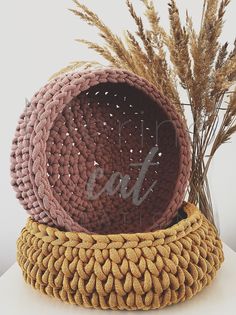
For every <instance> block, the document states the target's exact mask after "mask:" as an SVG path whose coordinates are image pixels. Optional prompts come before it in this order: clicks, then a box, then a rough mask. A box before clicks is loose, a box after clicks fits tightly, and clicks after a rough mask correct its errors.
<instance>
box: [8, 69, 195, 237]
mask: <svg viewBox="0 0 236 315" xmlns="http://www.w3.org/2000/svg"><path fill="white" fill-rule="evenodd" d="M98 87H99V89H100V90H99V91H98V92H96V89H97V88H98ZM116 89H118V94H119V93H120V94H121V96H120V97H121V98H123V96H124V93H128V97H130V98H131V99H132V98H133V101H134V102H137V104H138V105H137V106H138V108H139V107H140V106H141V107H140V108H141V109H142V106H143V104H141V103H140V104H139V102H143V103H145V102H153V104H154V105H155V106H149V107H148V111H147V115H148V116H147V118H148V119H146V120H147V121H150V120H151V119H152V117H153V116H154V117H155V116H158V115H159V116H160V117H162V118H160V119H162V120H163V121H166V119H168V120H169V121H170V122H171V127H170V126H164V127H162V128H161V130H162V131H161V132H159V134H160V135H158V137H159V138H160V139H161V140H160V147H162V151H165V152H164V154H163V156H161V157H160V158H158V160H157V164H160V167H159V168H158V169H157V175H155V172H156V171H155V172H154V171H151V170H150V171H149V173H148V174H147V175H148V176H146V177H145V180H146V179H147V183H144V184H145V185H146V187H150V186H151V184H152V181H153V179H155V177H157V180H158V185H156V187H157V188H155V189H156V191H155V192H154V193H153V192H152V194H150V196H151V197H150V200H149V199H147V200H145V202H146V203H145V202H143V204H142V205H141V206H139V207H136V206H134V205H133V204H131V200H130V199H125V200H121V199H120V197H119V196H118V194H117V196H116V197H112V198H113V199H112V201H111V202H110V200H111V199H108V198H107V197H104V195H105V194H102V196H101V197H99V198H100V199H98V200H95V201H94V202H93V201H90V200H89V201H88V202H86V203H85V200H84V198H82V197H83V196H84V195H82V197H81V191H82V193H83V194H84V186H83V185H85V183H86V182H87V177H86V176H87V175H86V172H87V171H88V170H89V171H90V173H91V170H93V169H94V168H95V166H94V167H93V168H91V163H90V164H89V161H90V159H91V158H92V153H91V154H90V153H88V152H90V151H86V152H87V154H88V156H87V155H86V153H83V156H82V157H81V158H80V157H79V158H78V154H80V151H76V149H77V146H78V150H81V152H83V150H85V149H83V148H84V147H82V148H81V146H82V144H81V141H79V142H78V144H76V145H74V143H73V142H72V140H71V139H74V138H76V137H77V136H76V135H75V133H74V131H71V129H70V126H69V127H68V126H67V124H68V122H70V121H71V119H72V118H71V117H72V116H73V115H74V116H73V117H74V119H79V118H78V117H79V116H80V115H79V114H80V109H81V108H82V107H83V106H85V105H86V106H85V111H84V112H82V113H83V115H85V116H86V114H87V111H88V109H87V108H88V106H87V104H88V103H89V104H93V102H95V101H96V102H95V103H96V104H95V105H96V106H95V105H94V106H95V107H94V108H95V112H92V113H93V114H94V113H95V114H94V116H96V115H98V114H99V113H97V110H98V109H97V108H98V106H97V104H100V103H102V102H103V103H104V102H105V101H104V95H103V96H99V95H100V94H104V91H105V94H106V91H107V90H108V91H109V90H110V91H112V93H113V94H114V93H115V94H114V95H116V94H117V93H116ZM87 91H89V92H87ZM91 91H92V92H91ZM101 91H102V92H103V93H101ZM124 91H125V92H124ZM87 93H90V94H92V96H91V97H90V94H89V95H87ZM97 93H98V94H97ZM99 93H100V94H99ZM122 93H123V94H122ZM118 96H119V95H118ZM99 97H100V98H99ZM116 97H117V96H116ZM120 102H121V101H120ZM103 103H102V104H103ZM123 103H124V102H123ZM84 104H85V105H84ZM114 104H116V103H115V101H114ZM151 104H152V103H151ZM100 105H101V104H100ZM119 105H122V102H121V103H119ZM103 107H104V106H100V107H99V108H103ZM145 108H147V106H146V107H145ZM156 111H157V112H156ZM149 112H150V113H149ZM89 113H90V112H89ZM102 114H104V112H102ZM134 114H135V113H134ZM157 114H158V115H157ZM71 115H72V116H71ZM99 115H100V114H99ZM87 116H88V115H87ZM87 116H86V119H87V120H88V119H89V118H88V117H87ZM76 117H77V118H76ZM63 119H64V120H63ZM153 119H154V118H153ZM62 120H63V122H62ZM97 120H98V119H97ZM97 120H96V119H95V122H96V121H97ZM162 120H161V123H162ZM92 122H93V121H92ZM86 123H87V121H86ZM71 124H72V123H71ZM62 125H63V126H62ZM78 125H79V126H78ZM88 125H92V123H91V124H89V123H88ZM127 125H128V124H127ZM75 126H76V127H75V128H74V129H77V130H78V128H80V126H81V122H80V121H78V123H75ZM65 127H66V128H67V129H65ZM77 127H78V128H77ZM87 127H88V126H87ZM151 127H152V128H154V120H153V121H152V125H151ZM91 128H92V127H91ZM127 128H128V127H127ZM130 128H131V127H130ZM185 128H186V127H185V124H184V122H183V120H182V119H181V118H180V117H179V115H178V113H177V112H176V110H175V109H174V107H173V106H172V105H171V104H170V103H169V101H168V100H167V99H166V97H164V96H163V95H161V94H160V93H159V92H158V91H157V90H156V89H155V87H154V86H153V85H152V84H150V83H148V82H147V81H146V80H144V79H143V78H139V77H138V76H136V75H135V74H132V73H130V72H128V71H125V70H118V69H100V70H94V71H91V70H89V71H85V72H80V73H73V74H66V75H64V76H62V77H59V78H57V79H55V80H54V81H52V82H50V83H49V84H47V85H46V86H45V87H43V88H42V89H41V90H40V91H39V92H38V93H37V94H36V95H35V96H34V98H33V99H32V101H31V103H30V104H29V106H28V107H27V108H26V110H25V112H24V114H23V115H22V116H21V119H20V122H19V125H18V128H17V132H16V136H15V139H14V141H13V149H12V155H11V157H12V166H11V172H12V178H13V180H12V184H13V187H14V188H15V190H16V191H17V197H18V198H19V199H20V201H21V203H22V204H23V206H24V207H25V208H26V210H27V211H28V212H29V213H30V215H31V216H32V218H33V219H35V220H37V221H38V222H41V223H46V224H47V225H52V226H53V225H54V226H56V227H59V228H61V229H64V230H67V231H79V232H82V231H84V232H86V233H93V232H98V233H101V234H104V233H108V232H111V233H112V232H115V233H120V232H128V233H132V232H143V231H152V230H156V229H157V228H162V227H163V228H165V227H166V226H167V225H169V224H170V223H171V221H172V220H173V218H174V217H175V215H176V213H177V211H178V208H179V207H180V206H181V203H182V201H183V196H184V193H185V188H186V185H187V182H188V178H189V174H190V146H189V138H188V134H187V132H186V130H185ZM133 129H134V128H133ZM58 130H59V131H58ZM61 130H63V131H61ZM80 131H81V134H83V132H84V131H83V130H82V129H81V130H80ZM106 132H107V131H106ZM128 132H129V131H128ZM153 132H154V131H153ZM67 134H68V137H65V135H66V136H67ZM89 137H90V138H89V139H91V136H89ZM174 137H175V140H173V139H174ZM107 138H108V139H109V138H112V135H110V134H109V133H108V134H107ZM136 138H137V134H136ZM61 139H62V140H61ZM134 139H135V138H134ZM134 139H133V138H132V139H131V140H130V141H131V142H130V143H136V142H135V141H134ZM73 141H74V140H73ZM76 141H77V140H76ZM86 141H87V140H86ZM89 141H90V140H89ZM150 141H151V142H150V143H153V144H154V140H150ZM158 141H159V140H158ZM171 141H172V142H173V141H177V142H176V144H175V145H174V143H172V142H171ZM170 142H171V143H172V144H170ZM55 143H58V145H56V144H55ZM150 143H149V144H148V145H149V147H150ZM63 144H64V147H63ZM98 144H99V142H97V143H95V144H94V148H92V149H91V150H92V151H93V150H95V151H94V152H98V150H96V148H97V146H98ZM158 145H159V143H158ZM86 146H88V147H89V148H91V147H93V143H92V142H89V143H88V144H86V142H85V147H86ZM134 146H135V145H134ZM58 147H60V149H58ZM101 147H104V145H103V144H102V145H101ZM126 147H127V148H128V149H130V148H129V147H128V146H126ZM106 148H107V147H106ZM127 148H126V149H127ZM122 149H123V148H122ZM86 150H87V149H86ZM89 150H90V149H89ZM99 150H100V149H99ZM109 150H110V151H109V153H107V158H106V154H105V151H104V152H103V151H101V153H99V154H100V155H99V156H102V158H103V159H104V162H103V163H104V167H106V166H107V165H109V161H110V160H111V161H113V159H114V161H116V162H117V163H119V161H122V158H120V157H119V156H118V154H117V152H113V151H114V150H112V148H110V149H109ZM146 151H147V150H146ZM54 152H55V153H54ZM68 152H69V153H68ZM99 152H100V151H99ZM147 153H148V151H147ZM94 154H98V153H94ZM122 154H123V155H122V157H126V156H128V154H126V155H125V154H124V153H122ZM142 154H143V153H142ZM95 157H96V156H95ZM87 159H88V162H87V161H86V160H87ZM78 161H79V163H78ZM83 161H86V162H83ZM159 161H160V162H159ZM126 162H127V160H126ZM135 162H136V161H135ZM77 163H78V165H77ZM93 163H95V162H94V161H93ZM101 163H102V162H101ZM111 163H113V162H111ZM122 163H123V162H122ZM126 164H128V163H126ZM67 165H68V166H67ZM111 165H113V164H111ZM122 165H123V164H122ZM86 167H87V169H85V168H86ZM109 167H110V165H109ZM122 167H123V166H122ZM110 168H111V167H110ZM113 171H114V170H112V172H113ZM118 171H119V169H118ZM70 172H72V174H71V175H70ZM106 172H107V170H106ZM134 172H135V171H134ZM135 174H136V175H137V172H136V173H135ZM84 176H85V177H86V180H84V181H83V183H82V186H80V185H81V179H83V178H84ZM104 180H105V179H104ZM106 180H107V178H106ZM81 198H82V199H81ZM109 198H111V197H110V196H109ZM114 198H116V199H114ZM84 204H85V207H84V206H83V205H84ZM124 209H125V213H124ZM124 217H125V220H126V221H127V222H126V223H125V224H124ZM139 217H140V218H139Z"/></svg>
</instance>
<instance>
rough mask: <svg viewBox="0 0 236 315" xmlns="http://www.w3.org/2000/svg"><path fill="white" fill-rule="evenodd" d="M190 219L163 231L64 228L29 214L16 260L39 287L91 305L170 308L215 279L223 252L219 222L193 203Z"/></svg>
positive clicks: (189, 207)
mask: <svg viewBox="0 0 236 315" xmlns="http://www.w3.org/2000/svg"><path fill="white" fill-rule="evenodd" d="M183 209H184V211H185V212H186V215H187V219H183V220H182V221H181V222H179V223H177V224H175V225H174V226H173V227H171V228H168V229H166V230H163V231H157V232H149V233H139V234H137V235H135V234H122V235H107V236H103V235H91V234H85V233H80V232H74V233H72V232H62V231H59V230H58V229H56V228H51V227H47V226H46V225H43V224H39V223H37V222H33V221H32V219H30V220H29V221H28V223H27V225H26V227H25V228H24V229H23V230H22V232H21V235H20V237H19V239H18V242H17V261H18V263H19V265H20V267H21V269H22V272H23V276H24V279H25V281H26V282H27V283H29V284H31V285H32V286H33V287H34V288H36V289H38V290H40V291H41V292H42V293H45V294H47V295H49V296H53V297H57V298H59V299H60V300H62V301H66V302H69V303H71V304H77V305H81V306H85V307H93V308H102V309H114V310H116V309H120V310H124V309H125V310H148V309H157V308H163V307H165V306H167V305H171V304H175V303H178V302H182V301H185V300H186V299H190V298H192V297H193V296H194V295H195V294H197V293H198V292H200V291H201V290H202V289H203V288H204V287H205V286H207V285H208V284H210V283H211V281H212V280H213V279H214V278H215V276H216V271H217V270H218V269H219V268H220V266H221V264H222V262H223V260H224V255H223V251H222V243H221V241H220V239H219V238H218V234H217V232H216V229H215V228H214V227H213V225H212V224H211V223H210V222H208V220H207V219H206V218H205V217H204V216H203V214H202V213H200V211H199V210H198V209H197V208H196V207H195V206H193V205H191V204H187V205H184V207H183Z"/></svg>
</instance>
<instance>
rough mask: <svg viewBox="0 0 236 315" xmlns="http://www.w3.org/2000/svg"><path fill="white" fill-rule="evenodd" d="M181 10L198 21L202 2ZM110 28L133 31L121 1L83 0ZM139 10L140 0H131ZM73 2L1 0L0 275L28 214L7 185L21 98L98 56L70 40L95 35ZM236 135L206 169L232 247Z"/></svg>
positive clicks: (188, 0) (227, 33) (184, 1)
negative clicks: (74, 11) (75, 13)
mask: <svg viewBox="0 0 236 315" xmlns="http://www.w3.org/2000/svg"><path fill="white" fill-rule="evenodd" d="M156 2H157V3H158V5H160V8H159V11H160V13H161V17H162V21H163V24H164V25H168V20H167V3H168V1H166V0H163V1H156ZM177 2H178V5H179V7H181V9H182V12H183V14H184V12H185V9H186V8H188V9H189V11H190V13H191V15H193V17H194V21H195V22H196V23H199V19H200V13H201V5H200V4H201V3H202V1H200V0H199V1H196V0H181V1H180V0H179V1H177ZM84 3H86V4H87V5H88V6H89V7H90V8H92V9H94V10H95V11H96V12H97V13H98V14H99V15H100V16H101V17H102V18H103V19H104V21H105V22H106V23H107V24H109V25H110V26H111V28H112V29H113V30H115V31H118V32H120V30H121V29H122V28H130V29H133V28H134V25H133V22H132V21H131V19H129V17H128V13H127V11H126V10H125V1H124V0H122V1H121V0H113V1H105V0H100V1H97V0H86V1H85V0H84ZM133 3H134V4H135V5H137V6H138V7H139V10H140V8H141V5H140V2H139V1H133ZM69 7H73V4H72V2H70V1H65V0H60V1H58V0H50V1H46V0H41V1H32V0H21V1H16V0H15V1H4V3H2V6H1V12H0V15H1V16H0V32H1V36H0V45H1V58H0V63H1V64H0V73H1V74H0V75H1V105H0V111H1V112H0V119H1V121H0V162H1V163H0V196H1V199H0V202H1V203H0V209H1V212H0V213H1V221H0V224H1V225H0V274H1V273H2V272H4V271H5V270H6V269H7V268H8V267H9V266H10V265H11V264H12V263H13V262H14V261H15V252H16V246H15V243H16V239H17V236H18V234H19V232H20V230H21V228H22V227H23V226H24V223H25V221H26V218H27V215H26V214H25V212H24V210H23V209H22V208H21V206H20V205H19V203H18V201H17V200H16V198H15V194H14V192H13V191H12V188H11V186H10V177H9V155H10V153H9V152H10V146H11V140H12V138H13V134H14V131H15V127H16V124H17V120H18V117H19V115H20V113H21V112H22V111H23V108H24V100H25V98H30V97H31V96H32V94H33V93H34V92H35V91H36V90H37V89H38V88H39V87H41V86H42V85H43V84H44V83H45V82H46V81H47V79H48V78H49V77H50V75H52V74H53V73H54V72H55V71H57V70H58V69H60V68H61V67H63V66H64V65H67V64H68V62H69V61H73V60H76V59H88V60H89V59H90V60H91V59H95V58H96V60H101V58H98V57H97V56H96V55H95V54H94V53H92V52H90V51H88V50H87V49H86V48H85V47H83V46H80V45H79V44H78V43H76V42H75V41H74V39H75V38H76V37H84V38H90V39H95V38H96V34H95V31H94V29H91V28H89V27H88V26H86V25H85V24H84V23H82V22H80V21H79V19H78V18H77V17H75V16H73V15H72V13H70V12H69V11H68V10H67V8H69ZM235 12H236V1H232V4H231V6H230V9H229V10H228V14H227V16H226V17H227V22H226V24H225V30H224V34H223V39H224V41H226V40H229V41H231V42H233V39H234V38H233V37H234V35H235V31H234V30H235V16H234V15H235ZM235 158H236V137H235V138H234V139H233V141H232V143H231V144H228V145H225V146H224V150H221V151H220V152H219V154H218V156H217V158H216V159H215V161H214V165H213V168H212V171H211V182H212V187H213V196H214V203H215V205H216V208H217V210H218V215H219V218H220V226H221V233H222V238H223V240H224V241H225V242H226V243H227V244H228V245H230V246H231V247H232V248H234V249H235V250H236V229H235V223H236V210H235V201H234V197H235V195H234V194H235V192H236V189H235V178H236V168H235V163H234V161H235Z"/></svg>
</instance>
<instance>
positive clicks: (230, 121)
mask: <svg viewBox="0 0 236 315" xmlns="http://www.w3.org/2000/svg"><path fill="white" fill-rule="evenodd" d="M140 1H141V2H142V3H143V6H144V15H143V17H140V16H138V15H137V13H136V10H135V8H134V4H135V2H134V1H133V2H131V1H129V0H127V1H126V3H127V9H128V11H129V13H130V15H131V18H132V19H133V20H134V23H135V24H136V27H137V31H136V33H135V34H132V33H131V32H130V31H129V30H126V31H125V36H124V38H120V37H119V36H117V35H116V34H114V33H113V32H112V31H111V30H110V29H109V27H107V26H106V25H105V24H104V23H103V22H102V20H101V19H100V18H99V17H98V16H97V15H96V14H95V13H94V12H93V11H91V10H90V9H88V8H87V7H86V6H85V5H83V4H81V3H80V2H78V1H76V0H75V1H74V3H75V8H74V9H73V10H71V11H72V12H73V13H74V14H75V15H77V16H78V17H79V18H80V19H82V20H83V21H85V22H86V23H88V24H89V25H91V26H94V27H95V28H96V29H97V31H98V34H99V36H100V37H102V39H103V40H104V45H98V44H97V43H94V42H90V41H88V40H85V39H83V40H81V39H80V40H78V41H79V42H80V43H83V44H85V45H87V46H88V47H89V48H90V49H93V50H94V51H96V52H97V53H98V54H100V55H101V56H102V57H104V59H105V60H107V62H108V63H109V65H111V66H114V67H120V68H125V69H127V70H129V71H132V72H134V73H136V74H138V75H140V76H142V77H144V78H146V79H147V80H149V81H150V82H152V83H153V84H154V85H155V86H156V87H157V88H158V89H159V90H160V91H161V92H162V93H163V94H165V95H166V96H167V97H168V98H169V99H170V100H171V102H172V103H173V104H174V105H175V106H176V109H177V110H178V112H179V113H180V115H181V116H182V117H183V119H185V120H187V119H186V115H185V105H189V106H190V109H191V114H192V119H191V120H192V122H193V124H192V126H193V127H192V128H189V133H190V135H191V145H192V172H191V179H190V182H189V189H188V199H189V201H190V202H193V203H195V204H197V205H199V207H200V209H201V210H202V211H203V212H204V214H205V215H206V216H207V218H208V219H210V220H211V221H212V222H213V223H214V217H213V207H212V202H211V195H210V187H209V183H208V178H207V174H208V170H209V167H210V164H211V161H212V159H213V157H214V155H215V153H216V152H217V150H218V149H219V147H221V145H222V144H224V143H226V142H228V141H229V140H230V138H231V136H232V135H233V134H234V133H235V132H236V87H235V83H236V41H235V43H234V48H233V49H232V50H231V51H228V49H229V44H228V43H224V44H221V43H220V42H219V38H220V35H221V33H222V28H223V25H224V15H225V11H226V8H227V6H228V5H229V3H230V0H221V1H220V0H204V1H203V10H202V20H201V25H200V31H199V32H197V31H196V30H195V29H194V27H193V23H192V19H191V17H190V16H189V14H188V12H187V14H186V21H185V23H184V25H183V24H182V22H181V20H180V14H179V10H178V8H177V5H176V3H175V1H174V0H171V1H170V3H169V21H170V32H169V33H167V32H166V31H165V30H164V29H163V28H162V26H161V24H160V17H159V14H158V12H157V10H156V8H155V5H154V3H153V1H152V0H140ZM144 17H146V19H145V21H146V22H147V23H144ZM146 24H147V25H146ZM167 55H168V57H167ZM96 65H97V63H96V62H94V61H92V62H89V61H78V62H74V63H72V64H71V65H69V66H68V67H66V68H64V69H62V70H61V71H59V72H58V73H57V74H56V75H58V74H59V73H64V72H67V71H71V70H74V69H76V68H79V67H81V66H83V67H91V66H96ZM176 82H179V85H180V86H181V87H182V88H183V89H184V90H185V91H186V92H187V95H188V99H189V102H188V104H182V103H181V100H180V94H179V87H178V85H177V84H176ZM186 125H187V124H186Z"/></svg>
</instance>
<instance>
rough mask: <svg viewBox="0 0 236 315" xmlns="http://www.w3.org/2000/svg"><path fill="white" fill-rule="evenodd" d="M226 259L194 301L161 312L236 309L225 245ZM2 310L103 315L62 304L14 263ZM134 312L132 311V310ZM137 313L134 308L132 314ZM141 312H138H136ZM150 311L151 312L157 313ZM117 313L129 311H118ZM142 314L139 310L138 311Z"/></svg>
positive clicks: (235, 266) (235, 281) (235, 272)
mask: <svg viewBox="0 0 236 315" xmlns="http://www.w3.org/2000/svg"><path fill="white" fill-rule="evenodd" d="M224 253H225V262H224V264H223V266H222V268H221V269H220V270H219V271H218V274H217V277H216V279H215V280H214V281H213V283H212V284H211V285H210V286H209V287H207V288H205V289H204V290H203V291H202V292H200V293H199V294H197V295H196V296H195V297H194V298H193V299H192V300H190V301H186V302H184V303H180V304H177V305H173V306H169V307H167V308H165V309H163V310H159V311H158V315H162V314H166V315H168V314H175V315H180V314H181V315H195V314H196V315H199V314H202V315H205V314H207V315H211V314H212V315H222V314H224V315H226V314H235V309H236V287H235V286H236V253H235V252H234V251H232V250H231V249H230V248H229V247H228V246H227V245H224ZM0 312H1V314H4V315H8V314H10V315H16V314H20V315H21V314H22V315H23V314H24V315H32V314H33V315H42V314H43V315H51V314H52V315H55V314H56V315H68V314H69V315H73V314H81V315H88V314H93V315H102V314H104V311H102V310H101V311H100V310H93V309H85V308H81V307H79V306H75V305H69V304H67V303H63V302H61V301H59V300H56V299H54V298H50V297H48V296H46V295H43V294H41V293H40V292H38V291H36V290H34V289H33V288H31V287H30V286H29V285H27V284H25V282H24V280H23V278H22V275H21V271H20V268H19V267H18V265H17V264H16V263H15V264H14V265H13V266H12V267H11V268H10V269H9V270H8V271H7V272H6V273H5V274H3V275H2V276H1V278H0ZM130 313H131V312H130ZM134 313H135V312H134V311H132V314H134ZM137 313H138V312H137ZM156 313H157V311H156V310H154V311H149V312H148V314H156ZM114 314H117V315H118V314H119V315H121V314H122V315H123V314H127V312H124V311H116V313H114ZM139 314H140V312H139Z"/></svg>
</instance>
